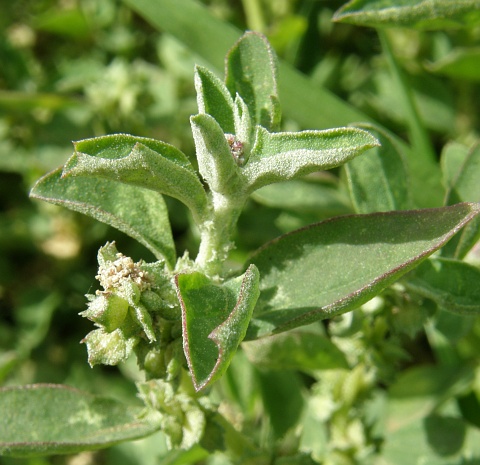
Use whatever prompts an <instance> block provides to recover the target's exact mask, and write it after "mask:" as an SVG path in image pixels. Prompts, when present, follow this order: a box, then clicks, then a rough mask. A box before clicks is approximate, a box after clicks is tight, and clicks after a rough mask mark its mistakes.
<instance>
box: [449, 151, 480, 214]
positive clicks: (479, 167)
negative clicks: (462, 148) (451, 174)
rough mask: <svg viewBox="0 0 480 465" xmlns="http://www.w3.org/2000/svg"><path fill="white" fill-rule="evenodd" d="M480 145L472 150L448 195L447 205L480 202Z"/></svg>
mask: <svg viewBox="0 0 480 465" xmlns="http://www.w3.org/2000/svg"><path fill="white" fill-rule="evenodd" d="M479 177H480V144H476V145H475V146H473V147H472V149H471V150H470V152H469V154H468V156H467V158H466V159H465V161H464V162H463V165H462V167H461V168H460V171H459V173H458V175H457V178H456V180H455V182H454V183H453V185H452V186H451V188H450V191H449V192H448V193H447V203H448V205H452V203H455V202H478V201H480V184H479V182H478V179H479Z"/></svg>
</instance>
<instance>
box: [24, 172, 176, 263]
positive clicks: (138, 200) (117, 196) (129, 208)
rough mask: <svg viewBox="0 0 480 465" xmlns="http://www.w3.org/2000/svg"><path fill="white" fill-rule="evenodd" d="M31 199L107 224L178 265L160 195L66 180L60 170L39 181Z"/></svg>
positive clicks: (121, 186) (91, 180) (86, 180)
mask: <svg viewBox="0 0 480 465" xmlns="http://www.w3.org/2000/svg"><path fill="white" fill-rule="evenodd" d="M30 196H31V197H33V198H36V199H40V200H45V201H47V202H50V203H53V204H55V205H61V206H63V207H66V208H69V209H70V210H74V211H77V212H80V213H83V214H85V215H88V216H91V217H92V218H95V219H96V220H98V221H101V222H103V223H106V224H108V225H110V226H112V227H114V228H116V229H118V230H120V231H122V232H124V233H125V234H128V235H129V236H130V237H133V238H134V239H136V240H137V241H139V242H140V243H141V244H143V245H144V246H145V247H147V249H149V250H150V251H151V252H152V253H153V254H154V255H155V256H156V257H157V258H159V259H160V258H165V259H166V261H167V263H168V264H169V265H170V266H171V267H173V266H174V264H175V244H174V243H173V238H172V231H171V229H170V221H169V219H168V212H167V207H166V205H165V202H164V200H163V198H162V196H161V195H160V194H159V193H158V192H154V191H152V190H148V189H142V188H139V187H136V186H130V185H128V184H121V183H118V182H114V181H111V180H109V179H95V178H83V177H82V178H80V177H79V178H70V177H67V178H65V177H62V169H61V168H59V169H57V170H55V171H52V172H51V173H49V174H47V175H45V176H44V177H43V178H41V179H40V180H39V181H37V183H36V184H35V186H34V187H33V189H32V190H31V192H30Z"/></svg>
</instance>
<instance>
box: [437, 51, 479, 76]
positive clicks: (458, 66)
mask: <svg viewBox="0 0 480 465" xmlns="http://www.w3.org/2000/svg"><path fill="white" fill-rule="evenodd" d="M479 62H480V47H475V48H457V49H454V50H452V51H451V52H450V53H449V54H448V55H446V56H444V57H443V58H441V59H440V60H438V61H436V62H434V63H431V64H429V65H428V70H429V71H431V72H433V73H437V74H441V75H443V76H448V77H451V78H455V79H467V80H472V81H480V69H479V66H478V63H479Z"/></svg>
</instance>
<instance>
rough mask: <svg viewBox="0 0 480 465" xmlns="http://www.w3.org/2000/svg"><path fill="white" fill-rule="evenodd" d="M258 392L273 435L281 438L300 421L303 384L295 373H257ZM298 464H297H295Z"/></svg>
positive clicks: (284, 371) (302, 403)
mask: <svg viewBox="0 0 480 465" xmlns="http://www.w3.org/2000/svg"><path fill="white" fill-rule="evenodd" d="M258 378H259V385H260V392H261V394H262V399H263V405H264V407H265V413H266V414H267V415H268V417H269V419H270V424H271V426H272V430H273V433H274V435H275V437H276V438H281V437H282V436H284V435H285V433H286V432H287V431H288V430H289V429H290V428H292V427H294V426H295V425H296V424H297V422H298V420H299V419H300V416H301V413H302V410H303V406H304V399H303V396H302V388H303V383H302V380H301V378H300V376H299V373H297V372H295V371H287V370H282V371H259V373H258ZM296 463H298V462H296Z"/></svg>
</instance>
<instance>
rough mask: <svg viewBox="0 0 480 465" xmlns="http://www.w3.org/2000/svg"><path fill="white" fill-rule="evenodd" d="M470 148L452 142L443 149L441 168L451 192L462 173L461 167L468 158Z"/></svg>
mask: <svg viewBox="0 0 480 465" xmlns="http://www.w3.org/2000/svg"><path fill="white" fill-rule="evenodd" d="M468 153H469V150H468V147H467V146H465V145H463V144H460V143H459V142H455V141H450V142H448V143H447V144H445V146H444V147H443V149H442V154H441V157H440V166H441V168H442V176H443V183H444V184H445V187H446V189H447V192H449V191H450V190H451V188H452V186H453V185H454V184H455V181H456V179H457V177H458V174H459V173H460V170H461V167H462V165H463V164H464V162H465V160H466V158H467V157H468Z"/></svg>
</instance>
